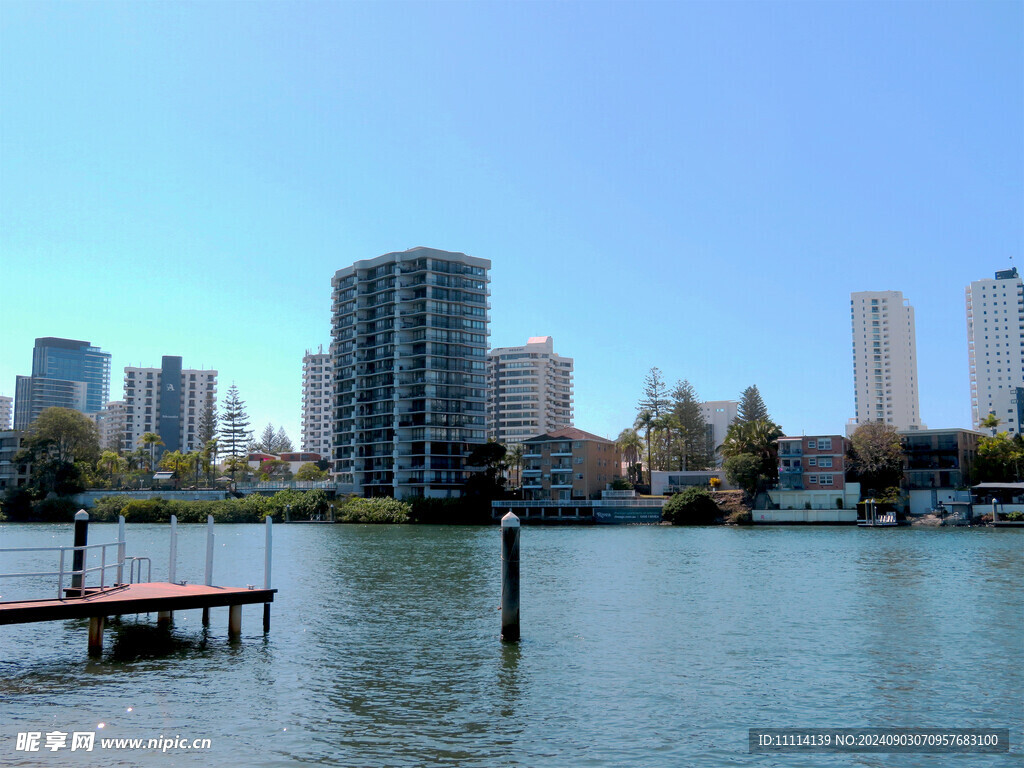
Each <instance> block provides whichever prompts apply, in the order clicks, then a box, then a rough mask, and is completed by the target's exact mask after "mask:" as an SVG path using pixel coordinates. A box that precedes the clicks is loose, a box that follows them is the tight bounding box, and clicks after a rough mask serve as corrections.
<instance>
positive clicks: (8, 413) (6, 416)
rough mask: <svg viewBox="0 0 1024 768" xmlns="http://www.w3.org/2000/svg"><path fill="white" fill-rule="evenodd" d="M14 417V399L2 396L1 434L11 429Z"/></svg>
mask: <svg viewBox="0 0 1024 768" xmlns="http://www.w3.org/2000/svg"><path fill="white" fill-rule="evenodd" d="M13 417H14V398H12V397H5V396H4V395H0V432H3V431H4V430H5V429H10V428H11V419H12V418H13Z"/></svg>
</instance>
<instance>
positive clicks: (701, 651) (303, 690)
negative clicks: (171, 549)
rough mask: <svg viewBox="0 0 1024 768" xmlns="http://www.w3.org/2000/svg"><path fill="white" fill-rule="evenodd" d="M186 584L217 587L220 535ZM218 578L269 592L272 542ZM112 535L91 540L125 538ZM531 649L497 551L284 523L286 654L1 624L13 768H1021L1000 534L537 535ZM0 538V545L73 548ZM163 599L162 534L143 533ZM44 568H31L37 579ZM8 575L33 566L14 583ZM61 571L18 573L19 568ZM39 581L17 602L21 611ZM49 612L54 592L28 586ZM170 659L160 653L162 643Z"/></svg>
mask: <svg viewBox="0 0 1024 768" xmlns="http://www.w3.org/2000/svg"><path fill="white" fill-rule="evenodd" d="M179 532H180V535H179V543H178V552H179V565H178V578H179V579H186V580H188V581H189V582H190V583H198V582H201V581H202V576H203V564H204V562H205V529H204V527H203V526H179ZM216 533H217V554H216V565H215V582H216V583H221V584H230V585H245V584H257V585H262V583H263V530H262V527H260V526H242V525H224V526H217V530H216ZM115 534H116V532H115V527H114V526H109V525H108V526H104V525H94V526H92V527H91V529H90V541H92V542H96V543H100V542H103V541H108V540H113V539H114V538H115ZM522 537H523V539H522V559H523V560H522V562H523V570H522V594H523V607H522V622H523V641H522V643H520V644H519V645H503V644H502V643H501V642H500V641H499V640H498V637H497V635H498V630H499V612H498V598H499V567H500V563H499V549H500V545H499V532H498V529H497V528H462V527H455V528H446V527H427V526H424V527H414V526H390V527H383V526H382V527H377V526H346V525H336V526H314V525H291V526H275V529H274V586H276V587H277V588H278V589H279V590H280V592H279V594H278V596H277V602H275V603H274V606H273V610H272V628H271V632H270V634H269V635H267V636H264V635H263V633H262V624H261V611H260V608H259V607H258V606H248V607H245V608H243V637H242V640H241V642H239V643H234V644H232V643H229V642H228V640H227V609H226V608H225V609H214V610H213V620H212V624H211V627H210V629H209V631H208V632H204V631H203V630H202V627H201V624H200V612H199V611H187V612H182V613H179V614H177V615H176V617H175V627H174V631H173V634H172V636H171V638H170V641H169V642H168V641H166V640H163V641H161V640H160V635H159V634H158V633H156V632H152V631H148V630H147V627H148V626H151V625H153V624H155V617H149V620H148V624H147V620H146V618H145V617H140V619H139V621H140V622H141V624H142V626H135V625H133V623H132V622H133V621H134V619H128V618H127V617H126V621H125V624H124V625H123V627H122V628H121V629H120V630H117V629H114V630H111V629H108V631H107V636H106V645H105V648H104V655H103V657H102V659H98V660H90V659H88V657H87V655H86V625H87V622H80V621H75V622H65V623H48V624H31V625H23V626H15V627H0V763H2V764H5V765H46V764H56V763H57V761H58V760H59V761H60V762H61V763H62V764H63V763H67V764H81V765H104V766H106V765H143V766H156V765H159V766H169V765H204V766H206V765H211V766H238V765H247V766H284V765H296V764H305V763H308V764H327V765H342V766H423V765H451V766H503V765H508V766H551V767H554V766H559V767H561V766H620V765H630V766H665V767H666V768H667V767H668V766H683V765H701V766H719V765H720V766H731V765H758V766H804V765H807V766H810V765H814V766H821V765H825V766H829V765H843V766H847V765H858V766H917V765H922V766H923V765H937V764H943V765H963V766H971V765H979V764H984V765H986V766H1001V765H1020V764H1021V762H1022V761H1021V756H1022V754H1024V750H1022V749H1021V746H1022V738H1024V734H1022V729H1021V722H1022V700H1024V665H1022V664H1021V658H1022V654H1024V640H1022V638H1024V590H1022V583H1024V559H1022V557H1021V555H1022V549H1024V537H1022V532H1021V531H1006V530H991V529H986V530H962V529H952V530H950V529H942V530H935V529H929V530H913V529H900V530H858V529H852V528H799V527H794V528H771V529H742V528H740V529H736V528H698V529H682V528H664V527H629V528H601V527H581V528H535V527H527V528H525V529H524V530H523V534H522ZM70 541H71V528H70V526H43V525H10V524H8V525H0V546H4V547H11V546H49V545H54V544H64V543H70ZM128 542H129V544H128V549H129V554H148V555H150V556H152V557H153V558H154V566H153V568H154V573H153V575H154V577H155V578H156V579H165V578H166V575H167V551H168V526H166V525H164V526H156V525H152V526H150V525H135V526H129V527H128ZM41 557H42V556H40V558H41ZM15 565H17V566H21V567H18V568H16V567H15ZM28 565H31V566H32V568H31V569H33V570H36V569H38V570H46V569H48V566H49V565H50V563H49V562H48V561H44V560H43V559H39V558H36V559H33V558H30V557H28V556H22V557H21V558H20V559H19V561H18V563H17V564H15V563H11V562H9V561H8V562H3V561H0V571H3V572H9V571H13V570H29V569H30V568H27V567H24V566H28ZM31 586H32V585H25V584H18V585H15V584H14V583H10V582H9V581H3V582H0V594H2V595H3V599H5V600H7V599H15V598H17V597H23V596H25V595H24V594H22V593H20V592H19V590H21V592H25V591H27V590H29V588H30V587H31ZM32 593H33V594H36V595H37V594H39V588H38V587H36V588H35V589H33V590H32ZM160 643H162V645H161V644H160ZM98 723H104V724H105V725H104V728H103V729H102V730H101V731H100V732H99V733H100V735H101V736H103V737H120V736H125V737H132V738H147V739H148V738H159V737H161V736H163V737H167V738H173V737H175V736H180V737H185V738H188V739H193V738H209V739H211V741H212V749H211V750H210V751H207V752H184V751H175V752H174V753H173V754H166V755H165V754H160V753H155V752H143V751H134V752H129V751H127V750H124V751H114V750H105V751H100V750H98V749H97V750H96V751H94V752H92V753H82V752H81V751H78V752H74V753H71V752H69V751H68V750H67V749H65V750H63V751H62V752H61V753H60V755H52V754H51V753H49V752H44V753H39V754H35V755H26V754H25V753H18V752H16V751H14V746H15V735H16V733H17V732H19V731H30V730H32V731H42V732H44V733H45V732H47V731H50V730H60V731H75V730H80V731H82V730H95V729H96V727H97V724H98ZM798 726H799V727H860V726H875V727H881V726H942V727H996V726H999V727H1009V728H1011V734H1010V736H1011V742H1012V743H1013V749H1012V752H1011V754H1009V755H987V756H984V757H981V756H977V755H974V756H971V755H954V756H940V757H935V756H928V755H863V754H862V755H808V756H801V755H795V754H786V755H777V756H767V755H750V754H748V752H747V729H748V728H751V727H798Z"/></svg>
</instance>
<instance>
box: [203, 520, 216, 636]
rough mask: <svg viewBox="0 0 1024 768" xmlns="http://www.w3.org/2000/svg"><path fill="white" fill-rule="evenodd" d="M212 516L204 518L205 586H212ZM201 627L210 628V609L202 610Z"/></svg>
mask: <svg viewBox="0 0 1024 768" xmlns="http://www.w3.org/2000/svg"><path fill="white" fill-rule="evenodd" d="M213 542H214V534H213V515H207V516H206V578H205V579H204V580H203V583H204V584H206V586H208V587H209V586H212V585H213ZM203 626H204V627H208V626H210V609H209V608H203Z"/></svg>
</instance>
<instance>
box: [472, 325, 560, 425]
mask: <svg viewBox="0 0 1024 768" xmlns="http://www.w3.org/2000/svg"><path fill="white" fill-rule="evenodd" d="M487 377H488V384H489V389H490V392H491V397H490V400H489V401H488V403H487V436H488V437H491V438H494V439H495V440H497V441H498V442H499V443H503V444H509V443H521V442H522V441H523V440H526V439H527V438H530V437H535V436H537V435H543V434H547V433H548V432H555V431H557V430H559V429H563V428H565V427H571V426H572V358H571V357H562V356H561V355H557V354H555V351H554V342H553V341H552V339H551V337H550V336H533V337H531V338H529V339H527V341H526V344H525V345H524V346H521V347H499V348H497V349H492V350H491V351H490V352H489V353H488V354H487Z"/></svg>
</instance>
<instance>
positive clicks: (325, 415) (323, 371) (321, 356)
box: [302, 345, 333, 458]
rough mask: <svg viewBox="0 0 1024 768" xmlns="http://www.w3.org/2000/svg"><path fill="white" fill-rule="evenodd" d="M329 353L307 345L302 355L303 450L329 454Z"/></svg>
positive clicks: (321, 348) (325, 455)
mask: <svg viewBox="0 0 1024 768" xmlns="http://www.w3.org/2000/svg"><path fill="white" fill-rule="evenodd" d="M332 370H333V369H332V368H331V355H330V353H328V352H324V348H323V346H322V345H321V346H320V347H319V349H318V351H316V352H313V351H311V350H309V349H307V350H306V354H305V355H304V356H303V358H302V450H303V451H312V452H314V453H319V454H320V455H321V456H323V457H325V458H326V457H329V456H330V455H331V371H332Z"/></svg>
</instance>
